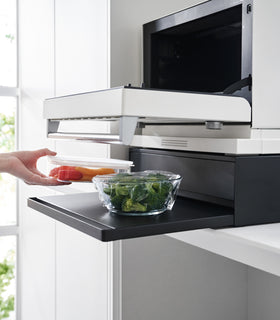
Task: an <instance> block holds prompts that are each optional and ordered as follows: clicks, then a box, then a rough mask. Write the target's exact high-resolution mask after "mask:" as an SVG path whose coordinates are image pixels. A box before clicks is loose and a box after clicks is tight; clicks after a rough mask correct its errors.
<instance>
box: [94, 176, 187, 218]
mask: <svg viewBox="0 0 280 320" xmlns="http://www.w3.org/2000/svg"><path fill="white" fill-rule="evenodd" d="M181 180H182V178H181V176H180V175H178V174H173V173H171V172H165V171H142V172H133V173H120V174H110V175H103V176H96V177H94V178H93V180H92V181H93V182H94V183H95V185H96V188H97V190H98V191H99V197H100V200H101V201H102V202H103V204H104V205H105V206H106V207H107V208H108V210H109V211H110V212H114V213H117V214H121V215H132V216H143V215H155V214H159V213H162V212H164V211H166V210H171V209H172V206H173V204H174V202H175V198H176V194H177V191H178V188H179V185H180V182H181Z"/></svg>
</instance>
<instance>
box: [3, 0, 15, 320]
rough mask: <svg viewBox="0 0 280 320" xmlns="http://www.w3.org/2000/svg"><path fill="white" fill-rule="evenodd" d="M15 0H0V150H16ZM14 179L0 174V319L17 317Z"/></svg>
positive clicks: (9, 319) (10, 319) (7, 319)
mask: <svg viewBox="0 0 280 320" xmlns="http://www.w3.org/2000/svg"><path fill="white" fill-rule="evenodd" d="M17 41H18V40H17V0H1V1H0V48H1V50H0V153H4V152H11V151H14V150H15V149H16V132H17V130H16V129H17V128H16V118H17V109H18V88H17V86H18V72H17V69H18V68H17V56H18V49H17ZM17 215H18V214H17V182H16V179H15V178H14V177H12V176H9V175H8V174H4V173H1V174H0V319H6V320H16V319H17V314H16V307H15V306H16V303H15V302H17V299H16V298H17V297H16V288H17V285H16V283H17V282H18V279H17V277H16V269H17V268H16V266H17V261H18V259H17V242H18V219H17Z"/></svg>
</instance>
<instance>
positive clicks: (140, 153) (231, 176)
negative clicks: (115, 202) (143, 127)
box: [28, 148, 280, 241]
mask: <svg viewBox="0 0 280 320" xmlns="http://www.w3.org/2000/svg"><path fill="white" fill-rule="evenodd" d="M130 159H131V160H133V161H134V164H135V167H134V170H135V171H140V170H141V171H142V170H147V169H149V170H153V169H155V170H165V171H172V172H176V173H179V174H181V175H182V176H183V181H182V184H181V187H180V192H179V196H178V198H177V200H176V203H175V205H174V207H173V209H172V211H167V212H165V213H163V214H160V215H157V216H148V217H124V216H118V215H115V214H113V213H109V212H108V211H107V209H106V208H104V207H103V206H102V204H101V202H100V200H99V198H98V194H97V193H79V194H74V195H73V194H70V195H58V196H47V197H41V198H29V199H28V206H29V207H31V208H33V209H35V210H37V211H39V212H41V213H43V214H46V215H47V216H50V217H52V218H54V219H56V220H58V221H60V222H63V223H65V224H67V225H69V226H71V227H73V228H75V229H77V230H80V231H82V232H84V233H86V234H88V235H90V236H93V237H95V238H97V239H99V240H102V241H112V240H119V239H127V238H135V237H142V236H151V235H158V234H165V233H170V232H178V231H186V230H194V229H201V228H221V227H230V226H231V227H233V226H245V225H251V224H262V223H272V222H280V197H279V193H280V156H278V155H253V156H250V155H248V156H247V155H242V156H225V155H213V154H207V153H191V152H179V151H166V150H152V149H139V148H135V149H131V150H130Z"/></svg>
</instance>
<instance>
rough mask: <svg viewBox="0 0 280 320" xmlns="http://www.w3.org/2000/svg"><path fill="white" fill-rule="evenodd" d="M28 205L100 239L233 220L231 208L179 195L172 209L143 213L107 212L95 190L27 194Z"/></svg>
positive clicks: (226, 223) (213, 225) (214, 225)
mask: <svg viewBox="0 0 280 320" xmlns="http://www.w3.org/2000/svg"><path fill="white" fill-rule="evenodd" d="M28 206H29V207H30V208H33V209H35V210H37V211H39V212H41V213H43V214H45V215H47V216H49V217H51V218H54V219H55V220H57V221H60V222H62V223H65V224H66V225H69V226H71V227H73V228H74V229H77V230H79V231H81V232H84V233H86V234H88V235H90V236H92V237H94V238H96V239H99V240H101V241H112V240H120V239H128V238H136V237H144V236H152V235H158V234H165V233H170V232H179V231H186V230H194V229H201V228H220V227H227V226H233V224H234V218H233V211H234V210H233V208H230V207H224V206H220V205H215V204H210V203H207V202H202V201H196V200H192V199H187V198H181V197H178V198H177V200H176V203H175V205H174V207H173V209H172V211H166V212H164V213H162V214H159V215H155V216H145V217H127V216H119V215H116V214H114V213H110V212H108V210H107V209H106V208H105V207H103V206H102V204H101V202H100V200H99V198H98V194H97V193H78V194H69V195H56V196H47V197H41V198H29V199H28Z"/></svg>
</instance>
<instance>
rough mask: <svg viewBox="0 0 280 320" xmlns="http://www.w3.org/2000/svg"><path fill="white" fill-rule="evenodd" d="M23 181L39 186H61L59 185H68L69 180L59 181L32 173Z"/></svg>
mask: <svg viewBox="0 0 280 320" xmlns="http://www.w3.org/2000/svg"><path fill="white" fill-rule="evenodd" d="M24 182H25V183H27V184H29V185H40V186H61V185H68V184H71V182H61V181H57V180H56V179H54V178H47V177H46V178H44V177H40V176H37V175H33V176H30V177H28V179H25V180H24Z"/></svg>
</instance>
